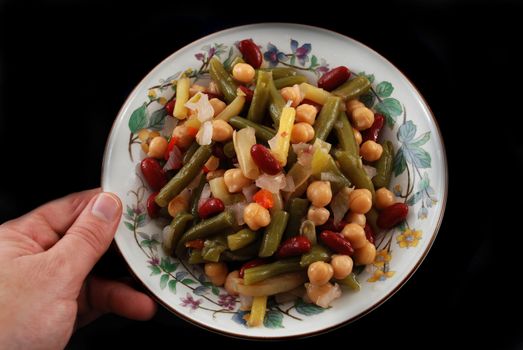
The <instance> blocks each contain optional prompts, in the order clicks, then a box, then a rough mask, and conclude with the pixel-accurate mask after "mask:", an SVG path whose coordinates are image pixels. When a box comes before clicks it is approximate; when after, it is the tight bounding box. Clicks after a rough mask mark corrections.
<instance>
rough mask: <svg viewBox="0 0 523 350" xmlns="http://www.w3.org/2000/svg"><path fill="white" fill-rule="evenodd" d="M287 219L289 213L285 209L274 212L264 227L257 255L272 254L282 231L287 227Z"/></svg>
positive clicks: (276, 247)
mask: <svg viewBox="0 0 523 350" xmlns="http://www.w3.org/2000/svg"><path fill="white" fill-rule="evenodd" d="M288 221H289V213H287V212H286V211H284V210H278V211H276V212H274V214H273V215H272V218H271V223H270V224H269V226H267V228H266V229H265V233H264V235H263V238H262V244H261V247H260V252H259V253H258V256H260V257H267V256H272V255H273V254H274V253H275V252H276V250H277V249H278V246H279V245H280V242H281V239H282V237H283V232H284V231H285V228H286V227H287V222H288Z"/></svg>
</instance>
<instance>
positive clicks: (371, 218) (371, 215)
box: [365, 207, 380, 234]
mask: <svg viewBox="0 0 523 350" xmlns="http://www.w3.org/2000/svg"><path fill="white" fill-rule="evenodd" d="M378 215H379V213H378V211H377V210H376V208H374V207H372V208H370V210H369V211H368V212H367V214H365V217H366V219H367V223H368V224H369V225H370V227H372V230H373V231H374V233H375V234H377V233H378V232H379V231H380V228H379V227H378V223H377V221H378Z"/></svg>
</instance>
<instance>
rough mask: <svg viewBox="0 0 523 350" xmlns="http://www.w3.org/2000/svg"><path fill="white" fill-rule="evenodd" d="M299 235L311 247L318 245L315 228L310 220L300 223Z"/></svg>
mask: <svg viewBox="0 0 523 350" xmlns="http://www.w3.org/2000/svg"><path fill="white" fill-rule="evenodd" d="M300 235H302V236H304V237H306V238H307V239H308V240H309V242H311V244H312V245H313V246H314V245H316V244H317V243H318V237H316V226H315V225H314V222H312V221H311V220H308V219H307V220H304V221H303V222H302V223H301V225H300Z"/></svg>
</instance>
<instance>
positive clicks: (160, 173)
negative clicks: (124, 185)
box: [140, 158, 167, 191]
mask: <svg viewBox="0 0 523 350" xmlns="http://www.w3.org/2000/svg"><path fill="white" fill-rule="evenodd" d="M140 169H141V170H142V174H143V177H144V178H145V181H146V182H147V184H148V185H149V187H151V189H152V190H153V191H160V190H161V189H162V187H163V186H165V184H166V183H167V176H166V175H165V171H164V170H163V168H162V166H161V165H160V163H159V162H158V160H156V159H154V158H145V159H143V160H142V162H141V163H140Z"/></svg>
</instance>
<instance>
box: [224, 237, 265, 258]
mask: <svg viewBox="0 0 523 350" xmlns="http://www.w3.org/2000/svg"><path fill="white" fill-rule="evenodd" d="M260 243H261V240H257V241H256V242H254V243H251V244H249V245H248V246H245V247H243V248H241V249H238V250H235V251H234V252H231V251H230V250H226V251H224V252H223V253H222V256H221V258H220V260H222V261H246V260H252V259H254V258H255V257H257V256H258V251H259V250H260Z"/></svg>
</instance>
